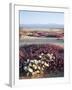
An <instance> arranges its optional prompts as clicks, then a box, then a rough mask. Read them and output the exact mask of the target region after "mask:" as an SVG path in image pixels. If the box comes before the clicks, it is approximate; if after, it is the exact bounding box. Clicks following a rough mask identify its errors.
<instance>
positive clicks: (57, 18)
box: [19, 11, 64, 25]
mask: <svg viewBox="0 0 72 90" xmlns="http://www.w3.org/2000/svg"><path fill="white" fill-rule="evenodd" d="M19 14H20V25H31V24H32V25H33V24H59V25H64V13H56V12H37V11H36V12H35V11H20V13H19Z"/></svg>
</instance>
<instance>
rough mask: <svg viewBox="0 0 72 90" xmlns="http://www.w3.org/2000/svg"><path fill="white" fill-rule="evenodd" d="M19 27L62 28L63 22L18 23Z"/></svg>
mask: <svg viewBox="0 0 72 90" xmlns="http://www.w3.org/2000/svg"><path fill="white" fill-rule="evenodd" d="M20 28H64V25H63V24H29V25H23V24H21V25H20Z"/></svg>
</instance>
